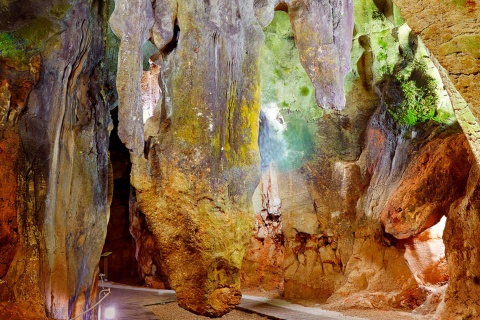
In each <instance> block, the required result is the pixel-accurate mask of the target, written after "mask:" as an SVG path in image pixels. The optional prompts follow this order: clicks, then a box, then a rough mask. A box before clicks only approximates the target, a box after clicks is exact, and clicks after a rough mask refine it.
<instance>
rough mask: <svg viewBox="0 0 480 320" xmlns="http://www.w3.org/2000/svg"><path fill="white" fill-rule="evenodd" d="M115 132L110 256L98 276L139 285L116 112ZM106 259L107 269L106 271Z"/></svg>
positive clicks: (127, 157) (127, 164) (112, 141)
mask: <svg viewBox="0 0 480 320" xmlns="http://www.w3.org/2000/svg"><path fill="white" fill-rule="evenodd" d="M111 116H112V120H113V124H114V129H113V130H112V132H111V134H110V143H109V151H110V159H111V162H112V168H113V179H114V181H113V197H112V204H111V206H110V220H109V222H108V227H107V237H106V239H105V245H104V247H103V252H104V253H105V252H112V254H110V255H109V256H108V257H103V258H102V260H101V261H100V272H101V273H104V274H105V275H106V277H107V278H108V280H110V281H115V282H122V283H130V284H139V283H140V276H139V273H138V268H137V261H136V259H135V241H134V239H133V237H132V235H131V234H130V231H129V224H130V222H129V207H128V206H129V202H128V200H129V195H130V171H131V166H132V164H131V162H130V154H129V152H128V149H127V148H126V147H125V145H124V144H123V143H122V141H120V138H119V137H118V134H117V127H118V108H115V109H113V110H112V111H111ZM105 259H108V262H107V263H108V269H107V270H105V268H104V267H105Z"/></svg>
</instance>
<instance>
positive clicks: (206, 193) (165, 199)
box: [110, 0, 352, 316]
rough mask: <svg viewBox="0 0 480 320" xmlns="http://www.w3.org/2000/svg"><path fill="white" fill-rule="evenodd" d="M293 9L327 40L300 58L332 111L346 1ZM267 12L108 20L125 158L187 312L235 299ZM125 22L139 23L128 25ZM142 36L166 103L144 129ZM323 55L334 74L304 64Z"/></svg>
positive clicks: (345, 45)
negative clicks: (115, 49) (116, 42)
mask: <svg viewBox="0 0 480 320" xmlns="http://www.w3.org/2000/svg"><path fill="white" fill-rule="evenodd" d="M291 6H292V19H297V20H296V21H297V22H296V23H297V24H298V29H299V30H302V31H301V32H307V31H308V30H315V31H318V32H320V31H322V32H323V31H326V32H325V33H322V34H325V38H319V39H318V41H317V42H314V43H311V44H307V43H305V44H303V45H302V50H303V51H302V52H303V53H302V54H303V55H304V63H305V65H308V66H310V67H309V68H310V69H311V73H310V74H309V75H310V76H311V77H312V79H313V82H314V84H315V86H316V88H317V90H318V92H319V93H318V94H317V99H321V100H322V104H325V106H326V107H335V108H339V109H340V108H342V107H343V91H342V90H337V89H339V88H341V87H342V84H343V78H344V76H345V73H346V72H347V71H348V69H349V66H348V60H349V59H348V57H349V50H348V49H349V45H350V40H349V39H350V35H351V28H352V24H351V14H352V12H351V2H350V1H347V2H338V3H334V4H332V5H325V6H324V7H323V6H320V5H318V4H317V2H310V1H305V2H299V3H296V4H295V5H293V4H292V5H291ZM274 7H275V3H273V2H271V3H270V2H266V3H262V2H254V1H247V2H242V3H237V2H224V1H221V2H215V3H210V2H202V1H189V2H180V1H179V2H176V1H157V2H155V3H154V5H153V7H152V4H151V3H150V1H143V0H142V1H137V2H136V5H131V2H127V1H116V9H115V12H114V13H113V15H112V17H111V19H110V24H111V26H112V29H113V30H114V32H115V33H116V34H117V36H118V37H119V38H120V39H121V40H122V42H121V45H120V56H119V73H118V76H117V86H118V91H119V108H120V111H119V120H120V127H119V136H120V138H121V139H122V140H123V142H124V143H125V144H126V146H127V147H128V148H129V149H130V150H131V159H132V184H133V186H134V187H135V189H136V198H137V200H138V204H139V208H140V210H141V211H142V212H143V213H144V214H145V216H146V219H147V224H148V227H149V229H150V230H151V231H152V233H153V235H154V236H155V239H156V241H157V243H158V245H159V248H160V251H161V255H162V257H163V259H164V261H165V267H166V273H167V274H168V277H169V282H170V285H171V286H172V288H174V289H175V290H176V292H177V296H178V302H179V304H180V305H181V306H183V307H184V308H187V309H189V310H191V311H193V312H195V313H200V314H204V315H210V316H219V315H222V314H223V313H225V312H227V311H229V310H231V309H232V308H233V307H234V305H236V304H238V303H239V301H240V296H241V295H240V277H239V274H240V266H241V262H242V259H243V255H244V252H245V249H246V246H247V243H248V240H249V237H250V231H251V229H252V228H253V222H254V218H253V215H252V211H251V197H252V194H253V191H254V188H255V186H256V185H257V183H258V181H259V167H260V159H259V152H258V116H259V111H260V96H259V68H258V61H259V50H260V46H261V43H262V41H263V38H264V36H263V33H262V30H261V26H262V25H265V24H268V22H269V21H268V16H269V12H270V13H273V9H274ZM294 7H295V8H294ZM308 8H312V9H314V10H312V12H311V16H310V18H309V19H308V20H305V21H304V20H302V19H301V18H300V17H301V16H303V15H304V14H305V13H306V11H307V9H308ZM295 12H296V13H295ZM127 16H128V17H129V19H126V18H125V17H127ZM131 17H135V19H133V21H136V22H138V23H136V24H135V25H133V24H131V23H130V22H128V21H130V19H131ZM257 17H261V18H260V21H259V20H258V18H257ZM295 17H296V18H295ZM150 29H151V30H152V34H153V37H151V38H150V41H151V42H152V43H153V44H154V45H155V46H157V48H158V49H159V51H160V52H159V55H154V56H153V57H152V59H153V60H155V61H154V62H155V63H157V64H160V68H161V76H160V80H161V81H160V82H161V85H162V88H161V92H162V94H163V97H162V104H161V106H160V105H159V106H158V107H157V109H156V110H155V111H154V113H153V117H152V118H151V119H150V120H147V124H148V130H146V128H144V126H143V123H142V113H143V112H142V109H141V104H140V97H141V93H140V90H141V87H140V83H141V76H142V74H141V70H142V61H141V59H140V57H141V52H142V46H143V45H144V43H145V42H146V41H147V39H148V38H149V32H150ZM299 32H300V31H299ZM344 35H345V37H344ZM301 38H302V39H303V37H301ZM344 49H345V50H344ZM312 50H313V51H312ZM338 53H340V55H339V54H338ZM322 54H326V57H328V59H322V61H325V64H326V65H325V66H323V69H322V68H320V69H321V70H324V71H326V70H327V69H328V70H329V72H330V71H331V73H332V75H335V78H332V77H325V76H324V75H323V74H320V72H319V70H320V69H316V68H312V67H313V65H314V64H315V61H316V59H318V57H319V56H322ZM322 58H323V56H322ZM332 68H333V69H332ZM330 69H331V70H330ZM325 91H328V94H321V93H320V92H325ZM155 128H156V130H155Z"/></svg>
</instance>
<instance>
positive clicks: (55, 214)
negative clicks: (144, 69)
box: [0, 1, 112, 319]
mask: <svg viewBox="0 0 480 320" xmlns="http://www.w3.org/2000/svg"><path fill="white" fill-rule="evenodd" d="M19 8H22V9H19ZM27 8H28V10H27ZM2 12H6V15H5V17H8V19H5V20H4V19H3V18H2V33H1V36H2V40H3V41H2V42H1V46H2V48H1V49H2V50H1V55H0V61H1V65H2V66H1V70H2V72H1V76H2V145H5V146H6V147H5V148H6V149H5V150H7V151H8V152H7V153H6V155H8V156H9V157H10V158H9V161H5V162H2V165H1V168H2V172H3V170H5V172H6V174H9V177H10V180H9V181H8V185H9V186H10V187H12V186H13V187H16V188H14V189H13V188H10V187H9V188H7V187H5V188H3V187H2V192H5V193H6V196H5V197H2V200H1V201H2V207H4V206H5V207H6V208H7V210H5V214H6V215H7V218H6V219H8V220H7V221H8V223H7V224H3V223H2V237H4V236H7V237H10V239H13V240H9V241H10V243H13V244H15V248H14V249H9V248H8V247H7V250H9V252H8V254H7V255H6V257H7V258H8V257H12V256H13V260H11V261H7V263H6V264H2V266H6V267H7V270H6V273H5V272H3V271H5V270H3V271H2V275H1V277H2V281H1V284H0V292H1V294H0V296H1V297H2V299H1V300H2V302H1V304H2V307H1V308H0V313H1V314H2V318H3V317H9V318H14V319H24V318H28V319H43V318H45V316H46V317H49V318H57V319H59V318H62V319H65V318H67V317H73V316H76V315H79V314H80V313H81V312H82V311H83V310H85V309H87V308H89V307H90V306H91V305H92V303H93V302H94V301H96V277H97V265H98V262H99V257H100V253H101V250H102V246H103V242H104V240H105V234H106V226H107V222H108V217H109V197H108V195H109V190H110V189H109V188H111V186H110V183H109V178H108V177H109V164H108V153H107V150H108V134H109V132H108V125H109V123H110V120H109V119H110V118H109V113H108V107H107V99H109V97H110V94H109V90H110V89H109V87H110V88H111V85H112V83H111V82H110V84H109V83H108V76H107V75H108V72H104V70H103V69H102V67H101V60H102V59H104V58H105V56H106V55H105V50H104V42H103V41H104V38H103V34H104V30H106V29H105V27H106V25H105V24H104V22H105V19H104V17H105V16H107V15H108V4H104V3H103V2H97V1H78V2H76V3H75V4H71V3H68V2H62V1H40V2H38V1H37V2H36V3H30V5H29V6H25V3H23V4H22V5H20V3H19V2H18V1H9V2H7V3H6V4H2ZM2 17H3V15H2ZM7 148H8V149H7ZM2 156H3V153H2ZM3 176H5V177H7V176H6V175H3ZM4 184H5V185H7V183H6V182H4V183H3V184H2V186H3V185H4ZM110 191H111V190H110ZM13 203H14V204H15V205H12V204H13ZM9 210H15V211H16V213H15V214H14V213H12V212H11V213H9V212H10V211H9ZM3 216H4V213H3V212H2V219H3ZM2 221H3V220H2ZM15 224H16V226H15ZM9 225H10V228H8V226H9ZM4 230H7V232H6V233H5V232H4ZM8 230H12V231H13V236H12V233H11V232H10V233H9V232H8ZM13 254H14V255H13ZM2 257H3V255H2ZM10 259H11V258H9V260H10Z"/></svg>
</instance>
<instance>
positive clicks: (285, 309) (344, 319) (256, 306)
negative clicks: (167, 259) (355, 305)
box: [101, 282, 365, 320]
mask: <svg viewBox="0 0 480 320" xmlns="http://www.w3.org/2000/svg"><path fill="white" fill-rule="evenodd" d="M105 288H110V291H111V293H110V295H109V296H108V297H107V298H106V299H105V300H104V301H103V302H102V304H101V308H102V309H103V310H105V308H106V307H108V306H113V307H115V310H116V318H115V319H116V320H131V319H135V320H160V318H159V317H157V316H156V315H155V314H154V313H153V312H152V311H150V310H149V309H148V308H146V306H149V305H155V304H165V303H171V302H175V301H176V295H175V291H173V290H156V289H149V288H142V287H131V286H127V285H121V284H113V283H109V282H106V283H105ZM237 308H238V309H239V310H244V311H248V312H254V313H257V314H260V315H262V316H266V317H269V318H271V319H281V320H311V319H315V320H365V318H358V317H349V316H345V315H343V314H341V313H339V312H335V311H327V310H322V309H319V308H309V307H303V306H301V305H298V304H293V303H290V302H287V301H284V300H280V299H268V298H262V297H255V296H246V295H244V296H243V297H242V300H241V303H240V305H239V306H238V307H237Z"/></svg>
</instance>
